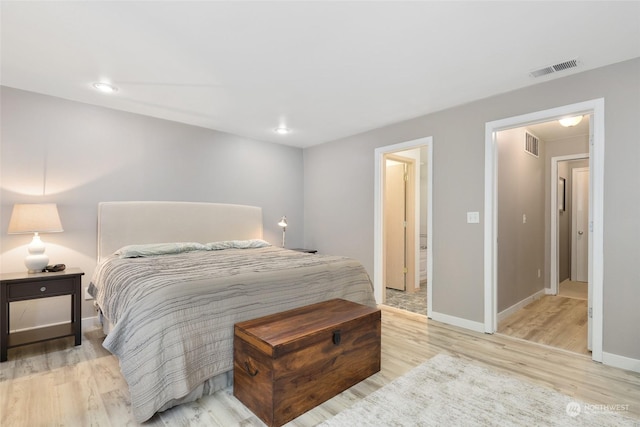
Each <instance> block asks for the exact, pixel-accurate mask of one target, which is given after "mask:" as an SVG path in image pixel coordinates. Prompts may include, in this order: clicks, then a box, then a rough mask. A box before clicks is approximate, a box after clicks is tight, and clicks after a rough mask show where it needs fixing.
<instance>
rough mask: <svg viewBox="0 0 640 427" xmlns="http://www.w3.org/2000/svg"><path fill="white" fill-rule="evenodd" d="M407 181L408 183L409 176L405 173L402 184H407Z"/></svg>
mask: <svg viewBox="0 0 640 427" xmlns="http://www.w3.org/2000/svg"><path fill="white" fill-rule="evenodd" d="M407 181H409V174H408V173H405V174H404V182H407Z"/></svg>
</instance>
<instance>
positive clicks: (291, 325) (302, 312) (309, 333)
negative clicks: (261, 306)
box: [235, 299, 380, 357]
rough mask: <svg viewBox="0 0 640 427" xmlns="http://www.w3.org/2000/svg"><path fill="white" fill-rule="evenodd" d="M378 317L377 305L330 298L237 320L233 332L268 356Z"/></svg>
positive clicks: (372, 320) (371, 323) (279, 353)
mask: <svg viewBox="0 0 640 427" xmlns="http://www.w3.org/2000/svg"><path fill="white" fill-rule="evenodd" d="M379 319H380V310H379V309H377V308H372V307H368V306H365V305H362V304H358V303H355V302H351V301H346V300H343V299H332V300H329V301H324V302H320V303H316V304H311V305H308V306H305V307H300V308H296V309H293V310H288V311H284V312H282V313H277V314H272V315H270V316H265V317H260V318H258V319H253V320H248V321H245V322H240V323H237V324H236V325H235V335H236V337H238V338H240V339H242V340H244V341H245V342H247V343H249V344H251V345H252V346H254V347H255V348H257V349H258V350H260V351H261V352H262V353H264V354H266V355H267V356H270V357H278V356H281V355H283V354H286V353H289V352H291V351H295V350H297V349H300V348H304V347H307V346H309V345H312V344H313V343H314V342H317V341H320V340H323V339H326V338H327V336H328V337H331V336H332V334H333V333H334V332H335V331H338V330H341V329H342V328H344V327H347V328H349V327H354V326H355V325H358V324H365V325H366V324H370V325H371V327H374V326H375V321H376V320H379ZM329 339H330V338H329Z"/></svg>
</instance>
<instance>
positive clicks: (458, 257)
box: [304, 59, 640, 359]
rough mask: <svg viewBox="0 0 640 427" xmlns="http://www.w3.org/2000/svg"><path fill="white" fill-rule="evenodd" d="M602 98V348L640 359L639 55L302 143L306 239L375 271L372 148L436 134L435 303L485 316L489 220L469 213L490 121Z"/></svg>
mask: <svg viewBox="0 0 640 427" xmlns="http://www.w3.org/2000/svg"><path fill="white" fill-rule="evenodd" d="M533 83H535V82H534V81H533V80H532V84H533ZM596 98H604V99H605V139H606V142H605V159H604V162H605V170H604V180H605V182H604V233H605V235H604V248H603V249H604V342H603V349H604V351H605V352H608V353H613V354H617V355H622V356H626V357H629V358H634V359H640V338H639V336H638V334H637V332H635V325H638V324H640V310H638V309H637V305H638V301H640V286H638V284H639V283H640V263H638V260H639V259H640V246H639V245H638V244H637V242H638V240H639V238H640V221H638V218H640V193H639V192H637V191H632V192H629V191H628V189H630V188H637V187H638V185H639V184H640V168H638V164H640V144H639V143H638V141H640V121H638V117H640V59H634V60H631V61H626V62H622V63H619V64H614V65H611V66H608V67H602V68H599V69H595V70H591V71H586V72H583V73H579V74H575V75H571V76H568V77H565V78H559V79H554V80H550V81H548V82H543V83H539V84H535V85H532V86H530V87H527V88H524V89H521V90H517V91H513V92H509V93H505V94H501V95H497V96H494V97H491V98H487V99H483V100H480V101H477V102H473V103H470V104H467V105H463V106H460V107H457V108H452V109H449V110H445V111H440V112H437V113H434V114H429V115H426V116H422V117H418V118H415V119H412V120H409V121H405V122H402V123H398V124H395V125H391V126H386V127H384V128H380V129H376V130H372V131H369V132H366V133H362V134H359V135H355V136H352V137H349V138H345V139H342V140H339V141H334V142H330V143H326V144H322V145H320V146H315V147H311V148H308V149H305V151H304V165H305V169H304V173H305V187H304V195H305V201H304V208H305V243H306V244H307V245H310V246H313V247H317V248H318V249H320V250H322V251H326V252H336V253H342V254H345V255H350V256H353V257H355V258H356V259H358V260H360V261H361V262H362V263H363V264H364V265H365V267H366V268H367V270H368V271H369V273H370V274H372V273H373V210H374V204H373V199H374V194H373V188H374V176H373V175H374V150H375V148H377V147H381V146H386V145H390V144H394V143H399V142H404V141H409V140H414V139H417V138H421V137H426V136H432V137H433V163H434V166H433V173H434V178H433V198H434V201H433V204H434V206H433V248H432V249H433V263H434V265H433V283H432V285H433V309H434V310H435V311H436V312H439V313H445V314H448V315H451V316H456V317H460V318H463V319H468V320H471V321H475V322H483V320H484V318H483V314H484V313H483V308H484V307H483V300H484V294H483V291H484V283H483V274H484V271H483V268H484V264H483V258H484V252H483V243H484V234H483V227H482V225H480V224H466V223H465V220H466V212H467V211H480V212H483V210H484V131H485V123H486V122H489V121H493V120H499V119H503V118H507V117H513V116H517V115H520V114H525V113H531V112H535V111H540V110H546V109H550V108H554V107H558V106H562V105H567V104H572V103H576V102H581V101H585V100H590V99H596ZM483 220H484V218H481V221H483Z"/></svg>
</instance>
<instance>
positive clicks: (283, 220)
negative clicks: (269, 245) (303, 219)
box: [278, 216, 287, 248]
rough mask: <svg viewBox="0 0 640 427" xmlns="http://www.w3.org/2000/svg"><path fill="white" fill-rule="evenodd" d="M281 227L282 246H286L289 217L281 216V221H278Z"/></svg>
mask: <svg viewBox="0 0 640 427" xmlns="http://www.w3.org/2000/svg"><path fill="white" fill-rule="evenodd" d="M278 225H279V226H280V227H282V247H283V248H284V236H285V233H286V231H287V217H286V216H283V217H282V218H280V222H279V223H278Z"/></svg>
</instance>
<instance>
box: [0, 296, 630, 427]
mask: <svg viewBox="0 0 640 427" xmlns="http://www.w3.org/2000/svg"><path fill="white" fill-rule="evenodd" d="M382 313H383V314H382V370H381V372H380V373H378V374H375V375H373V376H372V377H370V378H368V379H367V380H365V381H363V382H361V383H359V384H357V385H356V386H354V387H352V388H351V389H349V390H347V391H345V392H343V393H341V394H340V395H338V396H336V397H334V398H333V399H331V400H329V401H327V402H325V403H324V404H322V405H320V406H319V407H316V408H315V409H313V410H311V411H309V412H307V413H306V414H304V415H302V416H300V417H299V418H297V419H295V420H294V421H292V422H291V423H290V425H291V426H313V425H316V424H317V423H319V422H321V421H322V420H324V419H326V418H329V417H330V416H332V415H334V414H336V413H338V412H340V411H341V410H343V409H345V408H347V407H349V406H350V405H352V404H353V403H354V402H356V401H357V400H359V399H361V398H362V397H364V396H366V395H368V394H370V393H372V392H373V391H375V390H377V389H378V388H380V387H382V386H383V385H384V384H386V383H388V382H389V381H391V380H392V379H393V378H396V377H398V376H400V375H402V374H404V373H406V372H407V371H409V370H410V369H411V368H413V367H415V366H417V365H418V364H420V363H422V362H424V361H426V360H427V359H429V358H431V357H432V356H434V355H436V354H438V353H448V354H454V355H459V356H461V357H464V358H466V359H469V360H472V361H474V363H477V364H479V365H483V366H486V367H488V368H490V369H493V370H495V371H499V372H503V373H507V374H510V375H513V376H515V377H517V378H519V379H521V380H524V381H529V382H531V383H535V384H538V385H541V386H544V387H549V388H553V389H555V390H557V391H560V392H562V393H565V394H567V395H570V396H574V397H575V398H577V399H580V400H583V401H585V402H587V403H594V404H621V405H629V411H628V412H626V413H625V415H627V416H633V417H636V418H639V419H640V374H638V373H633V372H629V371H624V370H621V369H617V368H612V367H608V366H603V365H601V364H598V363H595V362H593V361H591V360H590V359H589V358H588V357H586V356H579V355H575V354H570V353H568V352H566V351H563V350H556V349H552V348H549V347H543V346H538V345H536V344H531V343H527V342H524V341H522V340H516V339H512V338H509V337H507V336H503V335H497V334H496V335H487V334H481V333H476V332H472V331H468V330H465V329H460V328H456V327H450V326H447V325H444V324H441V323H438V322H434V321H428V320H427V319H426V317H424V316H420V315H414V314H411V313H407V312H402V311H400V310H396V309H393V308H387V307H383V308H382ZM101 343H102V333H101V331H100V330H99V329H95V328H90V327H89V328H87V331H86V332H85V333H84V336H83V344H82V346H80V347H73V343H72V340H70V339H61V340H57V341H51V342H49V343H43V344H38V345H32V346H28V347H22V348H17V349H12V350H10V351H9V361H7V362H4V363H2V364H0V396H1V397H0V423H1V424H2V426H3V427H4V426H29V427H34V426H53V425H55V426H83V427H84V426H114V427H115V426H118V427H120V426H133V425H136V423H135V422H134V421H133V420H132V418H131V414H130V412H129V406H128V392H127V388H126V384H125V382H124V380H123V378H122V375H121V374H120V371H119V367H118V362H117V360H116V359H115V357H114V356H112V355H110V354H109V353H108V352H107V351H106V350H104V349H103V348H102V347H101ZM145 425H150V426H200V425H202V426H225V427H227V426H234V425H235V426H240V425H242V426H262V425H263V424H262V423H261V422H260V421H259V420H258V419H257V418H256V417H255V416H253V414H252V413H251V412H250V411H249V410H248V409H246V408H245V407H244V406H243V405H242V404H241V403H240V402H239V401H237V400H236V399H235V398H234V397H233V395H232V394H231V393H230V390H224V391H221V392H218V393H216V394H214V395H213V396H208V397H205V398H203V399H201V400H200V401H198V402H194V403H191V404H187V405H182V406H179V407H176V408H173V409H171V410H168V411H166V412H163V413H161V414H157V415H156V416H154V417H153V418H152V419H151V420H150V421H149V422H148V423H146V424H145Z"/></svg>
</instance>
